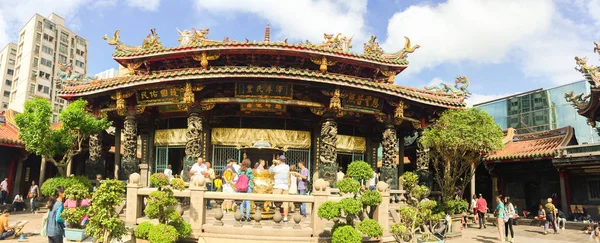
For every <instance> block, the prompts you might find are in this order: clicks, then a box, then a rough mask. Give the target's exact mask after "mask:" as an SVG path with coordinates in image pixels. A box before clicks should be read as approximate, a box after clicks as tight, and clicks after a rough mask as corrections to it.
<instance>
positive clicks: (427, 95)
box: [59, 26, 469, 186]
mask: <svg viewBox="0 0 600 243" xmlns="http://www.w3.org/2000/svg"><path fill="white" fill-rule="evenodd" d="M119 34H120V33H119V31H118V30H117V31H116V32H115V33H114V35H113V37H112V38H110V37H108V36H106V35H105V36H104V37H103V38H104V39H105V40H106V41H107V42H108V44H109V45H112V46H114V47H115V52H114V54H113V58H114V60H115V61H117V62H118V63H119V64H120V65H122V66H124V67H126V68H127V71H128V72H127V75H125V76H123V77H116V78H109V79H98V80H92V81H84V82H81V80H70V79H67V80H63V83H64V88H63V89H62V90H61V91H60V92H59V96H60V97H62V98H64V99H67V100H75V99H80V98H82V99H85V100H87V101H88V102H89V106H90V107H89V108H90V110H91V111H92V112H93V113H94V114H96V115H97V116H98V117H108V119H109V120H111V121H113V126H115V127H116V130H115V133H114V135H108V134H106V133H105V134H104V135H103V136H111V138H110V139H105V138H98V137H94V139H91V140H90V159H91V162H90V163H88V164H86V167H87V166H96V165H100V166H108V167H111V166H112V162H111V161H108V160H107V161H106V163H105V164H104V163H103V162H102V161H101V160H102V159H101V158H102V157H105V156H102V154H106V153H107V150H108V148H110V147H112V146H114V147H115V148H120V147H121V146H123V147H124V149H123V154H122V155H121V153H120V150H119V149H114V152H115V155H114V158H115V159H114V160H115V163H114V164H115V165H116V166H115V168H119V169H120V170H121V172H122V173H120V174H121V176H123V175H128V174H130V173H133V172H136V171H138V169H139V170H141V172H142V173H141V174H142V180H143V181H144V180H146V179H145V177H147V175H148V173H154V172H161V171H163V170H164V169H165V168H166V167H167V165H169V164H170V165H171V166H172V168H173V171H174V174H179V173H181V174H182V175H183V176H184V177H185V174H186V173H187V171H188V170H189V168H190V167H191V165H192V164H193V163H194V162H195V161H196V160H197V159H196V158H198V157H202V158H204V160H205V161H211V162H212V163H213V167H214V168H215V171H220V170H221V169H222V168H223V167H224V166H225V165H226V162H227V161H228V160H229V159H233V160H238V161H239V160H241V159H243V158H249V159H251V160H252V162H253V163H255V162H258V161H259V160H261V159H262V160H265V161H267V165H269V164H270V163H271V161H272V160H273V159H274V158H276V157H278V156H279V155H282V154H283V155H285V156H286V158H287V162H288V164H297V163H299V162H304V163H305V164H306V165H307V167H308V168H309V169H310V170H311V174H312V172H315V171H318V172H319V173H318V175H319V177H320V178H323V179H326V180H327V181H329V182H330V184H331V185H334V184H335V174H336V172H337V170H338V167H345V166H347V164H349V163H350V162H351V161H353V160H365V161H368V162H370V163H371V164H372V165H373V167H375V166H376V163H377V150H378V149H379V148H380V147H381V148H382V150H383V159H382V160H383V163H382V168H381V179H382V180H384V181H386V182H388V183H389V184H392V185H394V186H396V185H397V180H398V175H399V173H402V171H403V165H404V163H397V161H398V158H404V157H409V158H416V156H415V155H414V150H410V149H407V150H406V152H405V149H404V145H405V142H404V138H405V137H406V136H409V135H412V134H414V133H415V131H418V130H420V129H422V128H423V127H425V126H427V125H428V124H430V123H431V122H433V121H435V119H436V118H437V116H438V115H439V114H440V113H441V112H442V111H443V110H445V109H461V108H464V107H465V103H464V99H465V98H466V97H467V96H468V95H469V93H468V92H467V90H466V88H467V87H468V85H469V81H468V79H467V78H466V77H458V78H457V80H456V84H455V85H446V84H441V85H438V86H436V87H426V88H425V89H418V88H412V87H406V86H400V85H396V84H394V79H395V77H396V75H398V74H399V73H400V72H402V71H403V70H404V69H406V68H407V66H408V61H407V56H408V55H409V54H411V53H413V52H414V51H415V50H416V49H417V48H419V46H418V45H416V46H412V45H411V43H410V40H409V39H408V38H406V44H405V47H404V48H403V49H401V50H399V51H397V52H394V53H385V52H384V51H383V50H382V48H381V47H380V46H379V43H378V42H377V41H376V37H375V36H373V37H372V38H371V39H370V40H369V41H368V42H367V43H364V45H363V46H364V53H362V54H357V53H354V52H352V51H351V49H352V45H351V40H352V38H347V37H345V36H343V35H341V34H336V35H333V34H325V35H324V41H323V42H322V43H311V42H309V41H306V42H300V43H289V42H288V41H287V39H286V40H284V41H273V40H271V38H270V30H269V27H268V26H267V28H266V29H265V34H264V39H263V40H261V41H249V40H248V39H245V40H241V41H239V40H238V41H236V40H232V39H229V38H228V37H225V38H224V39H222V40H214V39H210V38H209V37H208V34H209V30H208V29H203V30H196V29H192V30H184V31H180V32H179V34H180V38H179V46H176V47H164V46H163V45H162V43H161V41H160V39H159V37H158V35H157V32H156V30H155V29H152V30H151V33H150V34H149V35H148V36H147V37H146V39H144V40H143V42H142V45H141V46H129V45H126V44H124V43H122V42H121V41H120V39H119ZM121 134H123V136H121ZM112 136H114V139H112ZM121 137H123V139H121ZM138 137H139V138H140V140H141V146H140V147H139V148H138V146H137V141H138ZM107 141H108V142H107ZM413 141H414V140H413ZM138 150H141V151H138ZM138 153H139V154H140V155H141V158H140V159H138V158H137V156H136V155H137V154H138ZM405 153H406V154H405ZM409 153H413V154H409ZM94 163H96V164H94ZM180 171H181V172H180ZM115 174H117V173H116V172H115Z"/></svg>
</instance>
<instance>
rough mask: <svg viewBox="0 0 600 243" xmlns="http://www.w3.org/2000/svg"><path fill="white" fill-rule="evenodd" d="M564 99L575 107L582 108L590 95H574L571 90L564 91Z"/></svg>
mask: <svg viewBox="0 0 600 243" xmlns="http://www.w3.org/2000/svg"><path fill="white" fill-rule="evenodd" d="M565 100H566V101H567V102H569V103H571V105H572V106H573V107H575V108H577V109H579V110H580V109H583V108H585V107H586V106H587V104H588V103H589V101H590V95H586V96H583V93H582V94H578V95H575V93H574V92H573V91H571V92H568V93H565Z"/></svg>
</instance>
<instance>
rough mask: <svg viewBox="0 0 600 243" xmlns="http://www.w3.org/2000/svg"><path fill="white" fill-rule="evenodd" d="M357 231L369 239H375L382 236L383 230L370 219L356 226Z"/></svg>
mask: <svg viewBox="0 0 600 243" xmlns="http://www.w3.org/2000/svg"><path fill="white" fill-rule="evenodd" d="M356 228H357V229H358V231H360V232H362V233H363V234H365V235H367V236H369V237H370V238H377V237H381V236H382V235H383V228H382V227H381V225H379V223H378V222H377V221H375V220H372V219H365V220H363V221H361V222H360V223H358V224H357V225H356Z"/></svg>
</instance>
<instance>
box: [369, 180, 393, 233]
mask: <svg viewBox="0 0 600 243" xmlns="http://www.w3.org/2000/svg"><path fill="white" fill-rule="evenodd" d="M377 191H378V192H379V193H381V203H380V204H379V206H377V208H376V209H375V214H374V215H373V219H374V220H375V221H377V222H379V224H380V225H381V227H382V228H383V236H388V235H390V216H389V215H390V212H389V210H390V189H389V185H388V184H387V183H385V182H382V181H380V182H378V183H377Z"/></svg>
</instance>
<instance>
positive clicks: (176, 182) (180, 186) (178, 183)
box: [171, 178, 185, 191]
mask: <svg viewBox="0 0 600 243" xmlns="http://www.w3.org/2000/svg"><path fill="white" fill-rule="evenodd" d="M171 187H173V189H175V190H179V191H183V190H185V182H184V181H183V179H181V178H174V179H173V180H171Z"/></svg>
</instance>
